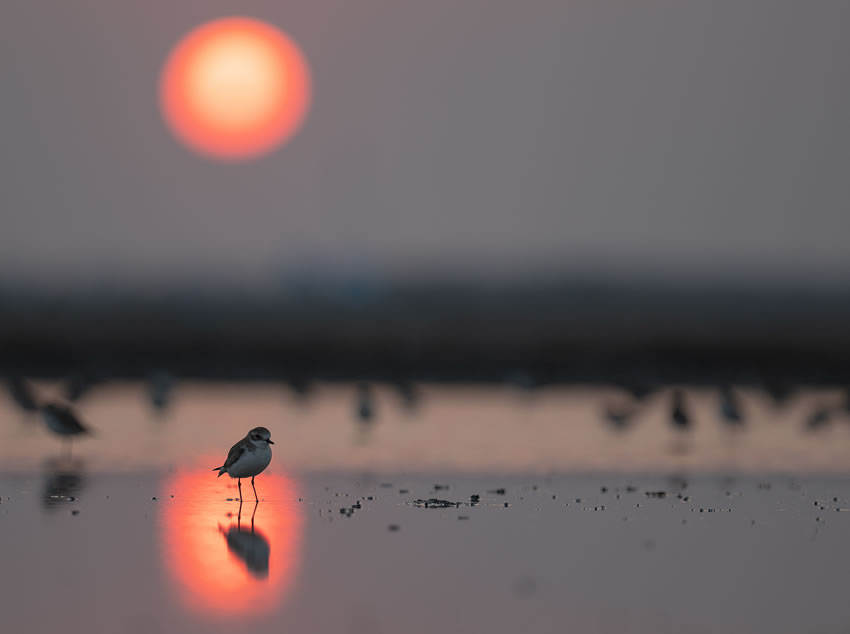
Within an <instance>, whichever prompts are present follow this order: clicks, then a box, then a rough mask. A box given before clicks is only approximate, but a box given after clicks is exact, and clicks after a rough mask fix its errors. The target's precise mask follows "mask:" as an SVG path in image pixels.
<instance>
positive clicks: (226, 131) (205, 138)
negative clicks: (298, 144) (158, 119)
mask: <svg viewBox="0 0 850 634" xmlns="http://www.w3.org/2000/svg"><path fill="white" fill-rule="evenodd" d="M310 97H311V86H310V77H309V71H308V69H307V63H306V61H305V59H304V56H303V55H302V53H301V51H300V50H299V49H298V47H297V46H296V45H295V43H294V42H293V41H292V40H291V39H290V38H289V37H287V36H286V35H284V34H283V33H282V32H281V31H279V30H277V29H275V28H274V27H272V26H271V25H269V24H266V23H264V22H261V21H259V20H254V19H251V18H241V17H231V18H221V19H219V20H214V21H212V22H208V23H206V24H203V25H201V26H199V27H198V28H196V29H195V30H193V31H191V32H190V33H188V34H187V35H186V36H184V37H183V39H181V40H180V42H179V43H178V44H177V46H176V47H175V48H174V50H173V51H172V52H171V54H170V55H169V57H168V60H167V61H166V63H165V66H164V68H163V71H162V77H161V83H160V106H161V109H162V113H163V117H164V118H165V120H166V122H167V123H168V125H169V127H170V128H171V130H172V132H173V133H174V134H175V136H176V137H177V138H178V139H180V140H181V141H182V142H183V143H184V144H186V145H187V146H188V147H190V148H192V149H193V150H195V151H197V152H200V153H201V154H204V155H206V156H209V157H212V158H218V159H224V160H244V159H250V158H255V157H257V156H260V155H262V154H265V153H267V152H270V151H271V150H273V149H274V148H276V147H278V146H279V145H281V144H282V143H285V142H286V141H287V140H288V139H289V138H291V137H292V136H293V135H294V134H295V133H296V132H297V131H298V128H299V127H300V125H301V123H302V122H303V120H304V118H305V117H306V114H307V110H308V108H309V104H310Z"/></svg>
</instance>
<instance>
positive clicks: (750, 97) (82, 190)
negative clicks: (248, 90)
mask: <svg viewBox="0 0 850 634" xmlns="http://www.w3.org/2000/svg"><path fill="white" fill-rule="evenodd" d="M232 14H240V15H248V16H253V17H256V18H259V19H263V20H267V21H269V22H271V23H273V24H275V25H276V26H278V27H279V28H281V29H283V30H284V31H286V32H287V33H289V35H290V36H291V37H292V38H293V39H294V40H295V41H296V42H298V44H299V45H300V46H301V48H302V49H303V51H304V52H305V54H306V57H307V59H308V60H309V63H310V65H311V69H312V74H313V80H314V88H315V94H314V103H313V107H312V110H311V112H310V114H309V117H308V120H307V122H306V124H305V126H304V127H303V128H302V130H301V132H300V133H299V134H298V136H297V137H296V138H295V139H294V140H293V141H292V142H291V143H290V144H289V145H287V146H286V147H284V148H283V149H281V150H279V151H277V152H276V153H274V154H273V155H271V156H269V157H266V158H264V159H261V160H259V161H256V162H252V163H246V164H236V165H233V164H220V163H214V162H210V161H208V160H206V159H203V158H200V157H198V156H196V155H194V154H191V153H189V152H188V151H186V150H185V149H184V148H183V147H182V146H180V145H179V144H178V143H176V142H175V141H174V140H173V138H172V137H171V136H170V134H169V132H168V131H167V130H166V128H165V126H164V125H163V123H162V120H161V117H160V113H159V111H158V106H157V82H158V79H159V73H160V69H161V66H162V63H163V61H164V59H165V57H166V55H167V54H168V52H169V50H170V48H171V47H172V46H173V45H174V43H175V42H176V41H177V40H178V38H179V37H180V36H181V35H182V34H184V33H185V32H186V31H188V30H190V29H191V28H193V27H194V26H196V25H198V24H200V23H202V22H205V21H207V20H210V19H213V18H216V17H220V16H224V15H232ZM0 78H2V113H3V116H2V117H0V185H2V186H0V214H2V226H0V280H3V281H10V280H18V281H32V280H36V281H39V282H42V283H57V282H61V283H67V282H71V281H84V282H85V281H93V280H108V281H113V282H114V281H116V280H118V281H126V282H128V283H133V284H154V285H156V284H161V283H164V282H171V281H175V280H192V279H197V278H203V277H213V278H215V279H228V280H231V281H234V282H237V283H244V284H246V285H264V284H268V283H274V282H275V280H278V279H280V278H281V276H287V275H290V274H293V273H296V272H299V271H305V270H306V271H322V270H326V271H331V272H338V271H345V272H351V271H355V272H356V271H358V270H364V271H372V272H375V271H377V272H380V273H387V274H392V275H402V276H404V275H416V274H422V273H428V274H435V273H439V274H451V275H454V276H458V275H470V276H481V277H482V278H485V277H486V278H488V279H513V278H515V277H517V276H524V275H530V274H533V273H535V272H540V271H545V272H549V273H554V274H559V275H571V274H576V273H582V274H586V273H588V272H611V273H614V274H618V275H625V276H628V275H634V274H640V273H650V274H653V273H660V274H669V273H670V272H674V274H676V275H684V276H688V275H690V276H707V277H711V276H715V275H729V274H733V275H734V274H745V275H747V276H755V277H757V278H759V279H767V278H778V277H779V276H783V275H792V276H796V277H798V279H800V280H803V281H804V282H808V281H811V282H815V281H823V280H832V281H838V282H839V283H840V282H842V281H850V249H848V236H850V124H849V123H848V116H850V2H847V0H832V1H829V0H806V1H802V0H711V1H707V0H703V1H689V0H616V1H615V0H522V1H520V0H511V1H507V0H428V1H427V2H425V1H418V2H412V1H410V0H358V1H357V2H352V1H351V0H310V1H309V2H307V1H306V0H302V1H298V0H290V1H287V2H281V1H280V0H275V1H270V0H241V1H240V2H232V1H231V2H225V1H222V0H178V1H174V0H168V1H165V0H150V1H146V2H115V1H114V0H62V1H61V2H60V1H57V0H4V1H3V2H2V5H0Z"/></svg>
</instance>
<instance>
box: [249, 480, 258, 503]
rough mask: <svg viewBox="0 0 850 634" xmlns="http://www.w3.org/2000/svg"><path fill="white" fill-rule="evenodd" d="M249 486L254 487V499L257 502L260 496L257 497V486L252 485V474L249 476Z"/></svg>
mask: <svg viewBox="0 0 850 634" xmlns="http://www.w3.org/2000/svg"><path fill="white" fill-rule="evenodd" d="M251 488H252V489H254V501H255V502H259V501H260V498H258V497H257V487H255V486H254V476H251Z"/></svg>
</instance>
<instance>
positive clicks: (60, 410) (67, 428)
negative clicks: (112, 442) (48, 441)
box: [41, 403, 92, 453]
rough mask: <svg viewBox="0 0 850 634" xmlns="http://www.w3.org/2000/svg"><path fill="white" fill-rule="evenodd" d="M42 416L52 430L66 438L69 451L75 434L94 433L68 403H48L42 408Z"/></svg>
mask: <svg viewBox="0 0 850 634" xmlns="http://www.w3.org/2000/svg"><path fill="white" fill-rule="evenodd" d="M41 416H42V418H43V419H44V423H45V425H47V428H48V429H49V430H50V431H52V432H53V433H54V434H56V435H57V436H62V437H63V438H65V440H66V442H67V445H66V446H67V448H68V453H70V452H71V441H72V440H73V438H74V437H75V436H85V435H87V434H91V433H92V432H91V430H90V429H88V428H87V427H86V426H85V425H83V424H82V423H81V422H80V419H79V418H77V416H76V415H75V414H74V411H73V410H72V409H71V408H70V407H68V406H67V405H62V404H60V403H48V404H47V405H45V406H44V407H42V408H41Z"/></svg>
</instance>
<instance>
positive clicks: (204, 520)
mask: <svg viewBox="0 0 850 634" xmlns="http://www.w3.org/2000/svg"><path fill="white" fill-rule="evenodd" d="M213 462H215V460H213ZM243 489H247V493H246V496H247V498H246V500H245V502H244V504H243V505H242V513H241V518H240V517H239V515H238V511H239V503H238V501H235V499H238V495H239V492H238V491H237V489H236V481H235V480H234V481H231V480H230V479H229V478H226V477H225V478H217V477H216V475H215V474H214V473H212V472H210V471H209V470H207V469H198V470H193V471H181V472H177V473H176V474H175V475H173V476H171V477H170V478H168V479H167V480H166V482H165V483H164V490H163V493H164V495H163V500H164V502H163V505H162V509H163V512H162V515H161V517H160V528H161V538H162V552H163V559H164V565H165V568H166V570H167V571H168V574H169V577H170V579H171V580H172V582H173V583H174V585H175V588H176V591H177V595H178V597H179V598H180V601H181V603H183V605H184V606H185V607H187V608H189V609H190V610H192V611H193V612H196V613H198V614H201V615H206V616H210V617H212V618H221V617H231V616H232V617H240V618H243V617H249V618H250V617H259V616H263V615H265V614H267V613H269V612H272V611H274V610H276V609H278V608H279V607H280V606H281V604H282V603H283V602H284V600H285V598H286V596H287V594H288V593H289V590H290V588H291V587H292V584H293V582H294V578H295V574H296V570H297V567H298V560H299V547H300V540H301V524H302V517H301V508H300V506H298V503H297V502H296V499H297V493H296V487H295V483H294V482H293V481H292V480H291V479H289V478H286V477H283V476H280V475H276V474H268V473H264V474H263V475H262V476H261V477H259V478H257V491H258V493H259V494H260V497H261V498H262V500H263V501H261V502H260V504H259V505H258V506H257V507H256V515H255V517H254V521H253V525H252V517H251V516H252V513H254V508H255V506H254V500H253V497H254V496H253V493H252V492H251V485H250V480H246V481H245V482H243ZM171 495H173V496H174V497H173V498H171ZM228 498H231V501H227V499H228Z"/></svg>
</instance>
